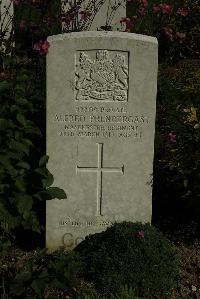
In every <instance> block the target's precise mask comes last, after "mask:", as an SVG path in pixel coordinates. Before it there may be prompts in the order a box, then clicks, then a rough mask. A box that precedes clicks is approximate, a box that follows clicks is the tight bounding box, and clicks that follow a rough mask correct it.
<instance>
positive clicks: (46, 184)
mask: <svg viewBox="0 0 200 299" xmlns="http://www.w3.org/2000/svg"><path fill="white" fill-rule="evenodd" d="M53 182H54V178H53V175H52V174H51V173H49V174H48V176H47V178H46V179H43V180H42V183H43V187H44V188H46V187H50V186H51V185H52V184H53Z"/></svg>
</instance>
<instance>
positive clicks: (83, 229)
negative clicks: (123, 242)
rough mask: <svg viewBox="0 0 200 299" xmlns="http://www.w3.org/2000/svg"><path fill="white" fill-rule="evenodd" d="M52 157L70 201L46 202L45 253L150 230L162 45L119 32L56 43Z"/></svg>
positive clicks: (50, 103) (51, 78)
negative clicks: (124, 226)
mask: <svg viewBox="0 0 200 299" xmlns="http://www.w3.org/2000/svg"><path fill="white" fill-rule="evenodd" d="M49 42H50V49H49V54H48V57H47V154H48V155H49V156H50V160H49V164H48V168H49V170H50V171H51V172H52V173H53V175H54V179H55V183H54V185H55V186H58V187H60V188H63V189H64V190H65V192H66V194H67V199H64V200H58V199H55V200H52V201H48V202H47V225H46V238H47V241H46V242H47V243H46V244H47V247H48V248H49V249H54V248H57V247H59V246H66V247H67V248H68V249H72V248H73V247H74V246H76V245H77V244H78V243H79V242H80V241H81V240H83V239H84V237H85V236H86V235H88V234H93V233H97V232H100V231H102V230H104V229H106V227H107V226H110V225H111V224H113V223H114V222H121V221H124V220H126V221H133V222H134V221H142V222H150V221H151V213H152V188H151V180H152V172H153V153H154V129H155V107H156V85H157V84H156V83H157V64H158V61H157V40H156V39H155V38H153V37H149V36H142V35H137V34H132V33H124V32H123V33H120V32H92V31H89V32H81V33H71V34H63V35H57V36H52V37H50V38H49Z"/></svg>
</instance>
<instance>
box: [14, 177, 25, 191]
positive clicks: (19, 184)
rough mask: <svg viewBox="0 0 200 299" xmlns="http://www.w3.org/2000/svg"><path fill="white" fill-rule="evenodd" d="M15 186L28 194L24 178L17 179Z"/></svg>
mask: <svg viewBox="0 0 200 299" xmlns="http://www.w3.org/2000/svg"><path fill="white" fill-rule="evenodd" d="M15 186H16V187H17V188H18V190H19V191H21V192H26V183H25V181H24V180H23V178H20V177H19V178H17V179H16V181H15Z"/></svg>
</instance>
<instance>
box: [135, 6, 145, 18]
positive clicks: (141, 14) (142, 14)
mask: <svg viewBox="0 0 200 299" xmlns="http://www.w3.org/2000/svg"><path fill="white" fill-rule="evenodd" d="M137 13H138V14H139V15H140V16H141V17H143V16H145V15H146V14H147V10H146V8H145V7H140V8H139V9H138V10H137Z"/></svg>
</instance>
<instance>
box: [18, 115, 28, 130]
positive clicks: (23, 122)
mask: <svg viewBox="0 0 200 299" xmlns="http://www.w3.org/2000/svg"><path fill="white" fill-rule="evenodd" d="M17 120H18V122H19V123H20V124H21V125H23V126H24V127H25V126H26V124H27V120H26V118H25V117H24V115H23V114H21V113H18V114H17Z"/></svg>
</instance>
